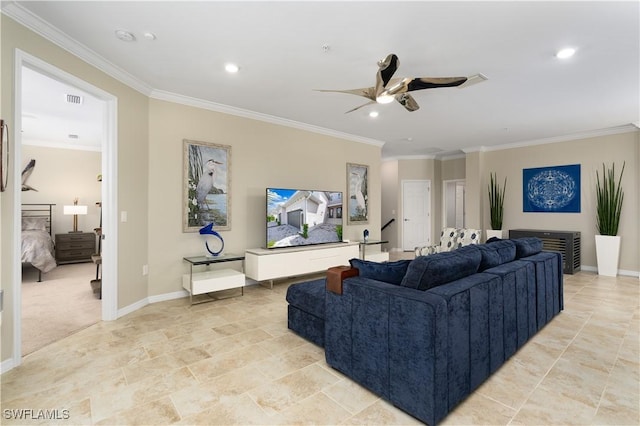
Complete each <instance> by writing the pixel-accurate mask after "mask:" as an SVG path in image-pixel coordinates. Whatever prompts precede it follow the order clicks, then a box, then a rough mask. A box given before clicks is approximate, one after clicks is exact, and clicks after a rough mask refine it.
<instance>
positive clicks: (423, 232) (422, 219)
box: [402, 180, 431, 251]
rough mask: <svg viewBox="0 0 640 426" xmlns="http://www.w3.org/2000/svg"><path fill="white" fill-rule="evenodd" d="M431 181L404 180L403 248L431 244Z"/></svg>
mask: <svg viewBox="0 0 640 426" xmlns="http://www.w3.org/2000/svg"><path fill="white" fill-rule="evenodd" d="M430 200H431V181H428V180H406V181H402V249H403V250H404V251H413V250H414V249H415V248H416V247H418V246H426V245H430V244H431V201H430Z"/></svg>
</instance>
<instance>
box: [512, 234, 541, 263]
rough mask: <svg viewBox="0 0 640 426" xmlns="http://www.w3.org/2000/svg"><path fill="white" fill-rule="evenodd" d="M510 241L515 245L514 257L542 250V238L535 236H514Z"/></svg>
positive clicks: (531, 254)
mask: <svg viewBox="0 0 640 426" xmlns="http://www.w3.org/2000/svg"><path fill="white" fill-rule="evenodd" d="M511 241H513V242H514V243H515V245H516V259H520V258H523V257H527V256H533V255H534V254H537V253H540V252H541V251H542V240H541V239H540V238H537V237H524V238H514V239H513V240H511Z"/></svg>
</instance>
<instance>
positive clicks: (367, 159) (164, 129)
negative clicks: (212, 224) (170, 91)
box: [148, 99, 381, 295]
mask: <svg viewBox="0 0 640 426" xmlns="http://www.w3.org/2000/svg"><path fill="white" fill-rule="evenodd" d="M150 117H151V118H150V121H149V126H150V131H149V137H150V141H151V143H150V149H149V192H148V197H149V229H150V233H149V247H151V248H152V249H151V250H149V295H160V294H165V293H171V292H176V291H180V290H181V288H182V287H181V286H182V284H181V276H182V274H183V273H186V272H187V266H186V265H185V263H184V262H183V261H182V257H184V256H195V255H203V254H206V251H205V247H204V242H203V239H202V238H201V236H200V235H199V234H198V233H197V232H196V233H183V232H182V210H181V206H182V196H183V191H182V185H183V184H182V182H183V177H182V164H183V155H182V153H183V139H190V140H197V141H202V142H212V143H217V144H222V145H230V146H231V230H230V231H222V232H221V235H222V236H223V238H224V240H225V251H228V252H230V253H243V252H244V251H245V249H247V248H255V247H264V246H265V233H266V229H265V226H266V220H265V219H266V211H265V189H266V188H267V187H285V188H309V189H320V190H330V191H342V192H343V193H345V195H346V183H347V178H346V163H348V162H349V163H358V164H366V165H369V187H368V188H369V211H370V215H369V223H368V224H366V225H357V226H348V225H347V221H346V217H345V221H344V234H343V235H344V238H346V239H350V240H357V239H360V238H361V236H362V231H363V230H364V229H365V228H366V229H369V231H370V232H371V238H372V239H379V238H380V226H381V225H380V221H381V218H380V211H381V208H380V206H381V199H380V168H379V164H380V153H381V148H380V147H379V146H373V145H367V144H362V143H357V142H349V141H345V140H342V139H337V138H333V137H329V136H323V135H319V134H315V133H309V132H305V131H302V130H297V129H293V128H288V127H283V126H279V125H275V124H270V123H265V122H261V121H256V120H250V119H247V118H241V117H237V116H232V115H227V114H223V113H219V112H213V111H208V110H203V109H198V108H192V107H188V106H183V105H177V104H174V103H169V102H164V101H159V100H153V99H152V100H151V102H150ZM225 266H226V265H225ZM236 266H237V265H236Z"/></svg>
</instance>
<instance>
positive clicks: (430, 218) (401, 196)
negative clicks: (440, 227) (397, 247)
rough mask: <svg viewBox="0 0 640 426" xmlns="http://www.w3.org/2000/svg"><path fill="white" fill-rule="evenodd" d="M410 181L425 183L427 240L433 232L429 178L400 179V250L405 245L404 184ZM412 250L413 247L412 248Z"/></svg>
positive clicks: (403, 249)
mask: <svg viewBox="0 0 640 426" xmlns="http://www.w3.org/2000/svg"><path fill="white" fill-rule="evenodd" d="M410 182H425V183H426V184H427V199H428V202H429V212H428V213H429V218H428V220H427V223H428V225H429V235H428V239H429V241H432V234H433V215H432V213H431V211H432V206H431V205H432V202H431V180H430V179H402V180H401V181H400V206H401V208H402V210H401V211H400V213H401V217H402V224H401V226H402V231H401V249H402V251H406V250H405V247H404V243H405V238H404V232H405V229H404V228H405V227H404V222H405V221H404V219H405V214H404V199H405V196H404V184H405V183H410ZM412 250H413V249H412Z"/></svg>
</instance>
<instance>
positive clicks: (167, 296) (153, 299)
mask: <svg viewBox="0 0 640 426" xmlns="http://www.w3.org/2000/svg"><path fill="white" fill-rule="evenodd" d="M183 297H189V292H188V291H187V290H180V291H174V292H173V293H164V294H159V295H157V296H149V297H147V301H148V302H149V303H158V302H165V301H167V300H173V299H182V298H183Z"/></svg>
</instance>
